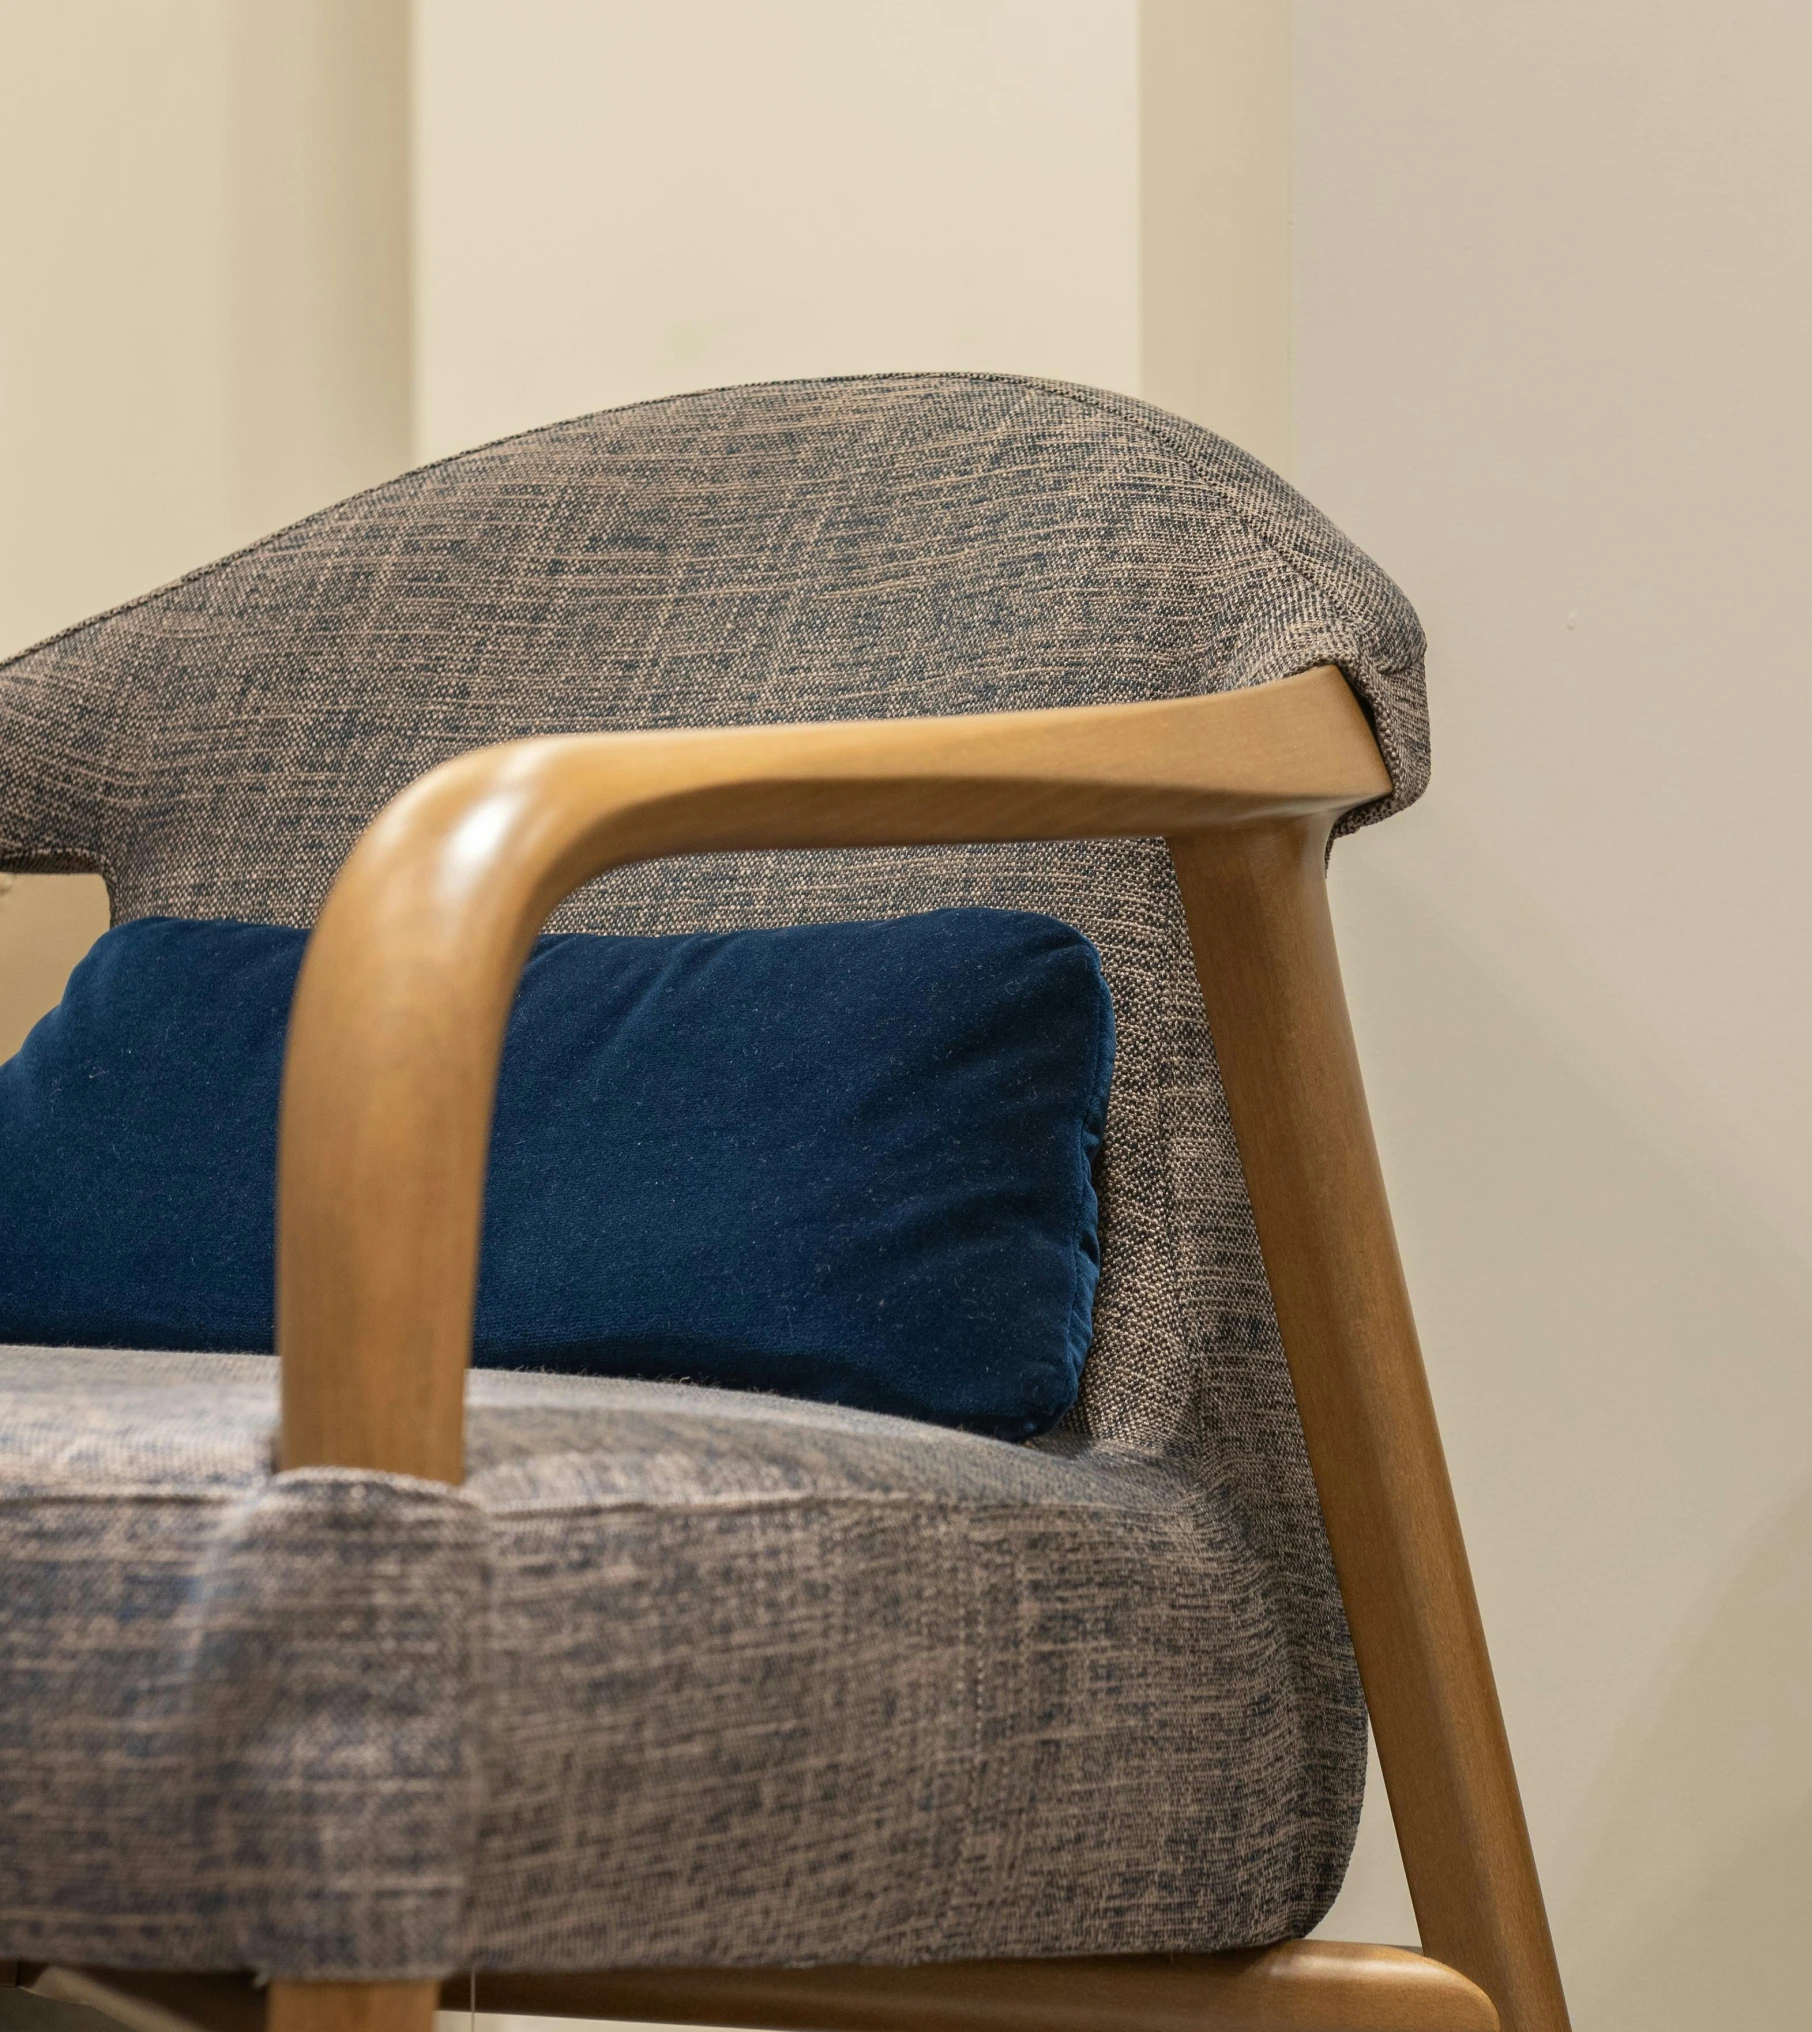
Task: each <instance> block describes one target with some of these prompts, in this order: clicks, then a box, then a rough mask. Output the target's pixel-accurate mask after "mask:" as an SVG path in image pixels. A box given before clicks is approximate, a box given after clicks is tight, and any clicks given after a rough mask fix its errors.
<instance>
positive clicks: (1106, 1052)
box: [1060, 940, 1117, 1416]
mask: <svg viewBox="0 0 1812 2032" xmlns="http://www.w3.org/2000/svg"><path fill="white" fill-rule="evenodd" d="M1089 948H1090V950H1091V951H1092V952H1094V955H1095V987H1096V991H1097V992H1096V996H1095V1041H1094V1051H1093V1053H1092V1062H1091V1065H1090V1068H1089V1102H1090V1114H1091V1118H1092V1116H1093V1113H1094V1110H1095V1108H1096V1106H1097V1104H1098V1106H1099V1114H1100V1126H1099V1128H1097V1129H1096V1131H1095V1150H1096V1153H1097V1154H1099V1153H1100V1151H1101V1150H1102V1149H1103V1148H1104V1147H1105V1145H1106V1142H1107V1111H1108V1106H1109V1104H1110V1101H1111V1099H1112V1080H1113V1063H1114V1045H1115V1044H1116V1043H1117V1032H1116V1027H1115V1024H1114V998H1113V991H1112V990H1111V989H1110V988H1109V987H1108V985H1107V976H1106V974H1105V972H1104V971H1103V969H1102V965H1101V955H1100V952H1099V951H1098V950H1096V948H1095V946H1094V941H1093V940H1090V941H1089ZM1104 1060H1105V1064H1104V1063H1103V1061H1104ZM1088 1128H1089V1123H1088V1121H1086V1120H1085V1121H1081V1122H1078V1124H1077V1125H1076V1160H1077V1165H1076V1168H1077V1173H1078V1176H1079V1179H1080V1190H1079V1191H1078V1192H1077V1195H1076V1213H1075V1220H1074V1224H1073V1227H1074V1232H1073V1236H1072V1241H1071V1246H1070V1292H1069V1303H1068V1305H1067V1307H1066V1308H1065V1311H1066V1314H1067V1329H1068V1339H1069V1341H1070V1345H1071V1346H1072V1347H1073V1348H1075V1350H1076V1353H1077V1356H1078V1360H1077V1363H1076V1386H1077V1391H1078V1393H1080V1390H1081V1387H1082V1373H1083V1370H1084V1369H1085V1368H1086V1367H1087V1365H1088V1358H1089V1354H1090V1352H1091V1351H1092V1349H1093V1347H1094V1344H1095V1333H1094V1292H1095V1291H1098V1290H1099V1288H1100V1283H1101V1258H1102V1255H1103V1253H1104V1251H1103V1248H1102V1240H1101V1229H1102V1225H1103V1224H1102V1220H1101V1196H1100V1194H1099V1192H1098V1191H1097V1190H1096V1188H1095V1174H1094V1167H1093V1165H1092V1164H1091V1163H1090V1161H1089V1154H1088V1149H1087V1141H1088ZM1091 1199H1092V1200H1093V1201H1094V1203H1095V1282H1094V1286H1093V1287H1092V1289H1091V1291H1090V1302H1089V1306H1088V1310H1087V1313H1086V1315H1085V1314H1084V1312H1083V1307H1082V1283H1083V1275H1082V1259H1083V1255H1084V1250H1083V1247H1082V1224H1083V1210H1084V1208H1085V1207H1086V1206H1087V1204H1088V1202H1089V1201H1090V1200H1091ZM1073 1402H1074V1400H1073V1399H1072V1403H1073ZM1068 1411H1069V1407H1068V1406H1066V1407H1065V1410H1064V1412H1063V1413H1062V1414H1060V1415H1061V1416H1067V1415H1068Z"/></svg>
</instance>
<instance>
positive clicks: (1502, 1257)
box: [1295, 0, 1812, 2032]
mask: <svg viewBox="0 0 1812 2032" xmlns="http://www.w3.org/2000/svg"><path fill="white" fill-rule="evenodd" d="M1809 75H1812V15H1809V14H1808V13H1807V12H1806V10H1804V9H1803V8H1796V7H1791V6H1787V5H1783V4H1758V0H1737V4H1732V5H1730V6H1727V7H1722V8H1684V7H1664V8H1657V7H1653V6H1648V5H1642V4H1639V0H1522V4H1520V5H1518V6H1515V7H1455V6H1453V5H1452V4H1451V0H1413V4H1412V0H1369V4H1368V5H1366V6H1364V7H1354V6H1351V5H1349V4H1346V0H1305V4H1302V5H1300V6H1299V7H1298V9H1297V15H1296V121H1295V127H1296V167H1295V253H1296V263H1295V266H1296V287H1297V315H1296V331H1295V355H1296V379H1295V443H1296V478H1297V481H1298V483H1299V484H1300V485H1302V486H1303V487H1304V488H1305V489H1306V490H1307V491H1308V492H1309V493H1310V494H1311V495H1312V496H1313V497H1314V498H1316V499H1317V500H1318V501H1320V502H1321V503H1323V504H1324V505H1325V506H1326V507H1327V508H1328V509H1329V510H1330V511H1331V512H1332V513H1333V514H1334V515H1335V516H1336V517H1337V518H1338V519H1339V520H1340V521H1341V522H1342V523H1343V524H1344V525H1345V526H1346V527H1347V528H1348V529H1349V530H1350V531H1351V533H1352V534H1353V535H1354V536H1355V537H1357V538H1358V539H1359V541H1361V542H1362V543H1364V544H1365V545H1366V546H1367V547H1368V548H1370V549H1371V550H1372V551H1373V552H1374V554H1375V555H1377V556H1378V557H1379V558H1380V559H1381V560H1382V561H1383V562H1384V563H1385V564H1386V565H1387V566H1388V567H1389V568H1390V569H1391V570H1392V571H1394V572H1395V573H1396V574H1397V575H1398V576H1399V577H1400V578H1401V580H1402V582H1403V583H1404V584H1405V585H1406V586H1407V587H1408V588H1409V590H1410V591H1411V593H1412V594H1413V595H1414V597H1415V599H1416V601H1417V603H1418V605H1419V606H1420V608H1421V611H1422V614H1423V616H1424V619H1425V620H1426V622H1427V625H1428V629H1429V633H1430V636H1431V638H1432V644H1433V648H1432V657H1431V662H1430V690H1431V695H1432V699H1433V705H1434V730H1435V758H1436V760H1435V776H1434V787H1433V789H1432V790H1431V791H1430V793H1429V796H1428V798H1427V800H1426V802H1425V804H1424V805H1423V806H1422V807H1421V808H1419V809H1418V810H1417V811H1415V812H1412V813H1410V814H1409V815H1407V816H1406V817H1405V818H1404V819H1403V820H1401V821H1400V822H1399V823H1397V824H1395V825H1391V826H1386V827H1384V828H1382V829H1380V830H1379V831H1378V832H1377V833H1375V834H1372V835H1369V836H1367V837H1365V838H1362V839H1357V840H1354V841H1352V842H1351V843H1349V844H1348V845H1347V846H1346V847H1345V848H1343V849H1342V851H1341V853H1340V854H1339V855H1338V856H1337V858H1336V863H1335V876H1334V886H1335V892H1336V895H1335V902H1336V908H1337V910H1338V913H1339V923H1340V927H1341V934H1342V941H1343V946H1344V950H1345V952H1346V956H1347V965H1348V972H1349V977H1350V983H1351V989H1352V994H1353V999H1354V1002H1355V1005H1356V1013H1357V1018H1358V1024H1359V1029H1360V1032H1361V1044H1362V1046H1363V1048H1364V1049H1365V1051H1366V1053H1367V1057H1368V1064H1369V1069H1370V1079H1371V1086H1372V1092H1373V1100H1374V1106H1375V1109H1376V1113H1377V1116H1378V1120H1379V1126H1380V1129H1381V1132H1382V1138H1383V1143H1384V1150H1385V1158H1386V1163H1387V1167H1388V1170H1389V1173H1390V1177H1391V1181H1392V1186H1393V1190H1394V1195H1395V1200H1396V1206H1397V1211H1398V1220H1399V1225H1400V1228H1401V1231H1402V1235H1403V1240H1404V1244H1405V1248H1406V1251H1407V1255H1408V1259H1409V1268H1410V1273H1411V1278H1412V1283H1413V1285H1414V1288H1415V1291H1416V1294H1417V1299H1418V1304H1419V1309H1420V1312H1421V1317H1422V1321H1423V1326H1424V1331H1425V1337H1426V1340H1427V1344H1428V1354H1429V1362H1430V1367H1431V1370H1432V1372H1433V1378H1434V1385H1435V1391H1436V1395H1437V1399H1438V1402H1439V1405H1440V1410H1441V1414H1442V1418H1443V1423H1444V1426H1445V1430H1446V1434H1447V1441H1448V1447H1449V1451H1450V1454H1451V1456H1452V1460H1453V1466H1454V1473H1455V1478H1456V1481H1457V1483H1458V1486H1459V1492H1460V1499H1461V1504H1462V1509H1463V1512H1464V1515H1465V1519H1466V1522H1467V1525H1468V1529H1469V1534H1470V1538H1471V1544H1472V1551H1473V1558H1474V1563H1475V1565H1476V1567H1477V1570H1478V1577H1479V1585H1480V1589H1481V1593H1482V1595H1483V1600H1484V1608H1485V1615H1486V1621H1487V1624H1488V1627H1489V1628H1490V1631H1491V1634H1492V1639H1493V1644H1494V1648H1495V1651H1496V1655H1497V1660H1498V1668H1499V1674H1500V1677H1501V1679H1502V1682H1503V1689H1504V1697H1505V1704H1506V1707H1507V1709H1508V1713H1509V1720H1510V1726H1511V1731H1512V1735H1513V1739H1514V1741H1515V1744H1516V1748H1517V1751H1518V1753H1519V1760H1520V1763H1521V1768H1522V1777H1523V1784H1524V1789H1525V1792H1526V1794H1527V1799H1528V1805H1529V1812H1530V1817H1531V1820H1532V1822H1533V1825H1534V1830H1535V1836H1536V1843H1537V1848H1538V1851H1539V1854H1540V1857H1541V1861H1542V1864H1543V1866H1544V1869H1545V1872H1546V1877H1547V1883H1548V1891H1549V1899H1550V1904H1551V1906H1552V1909H1553V1915H1554V1921H1555V1926H1556V1931H1557V1934H1558V1937H1559V1942H1560V1948H1561V1954H1562V1960H1563V1966H1564V1969H1565V1972H1566V1975H1567V1977H1568V1980H1569V1984H1570V1987H1571V1990H1572V1994H1573V1999H1574V2005H1575V2015H1576V2022H1577V2024H1578V2025H1579V2027H1580V2028H1581V2032H1703V2028H1705V2027H1708V2026H1732V2027H1744V2028H1749V2027H1754V2028H1758V2032H1759V2028H1763V2027H1768V2028H1773V2027H1786V2026H1789V2025H1800V2024H1805V2023H1806V2022H1808V2019H1809V2018H1812V2010H1809V2008H1808V2005H1807V2002H1806V1996H1805V1987H1804V1974H1803V1958H1804V1957H1803V1947H1804V1943H1805V1940H1806V1938H1807V1934H1808V1930H1809V1929H1812V1727H1809V1726H1808V1712H1809V1707H1808V1691H1807V1689H1808V1687H1809V1686H1812V1081H1809V1079H1808V1075H1807V1070H1806V1068H1807V1064H1808V1055H1807V1049H1806V1035H1807V1028H1808V1003H1809V1000H1812V955H1809V952H1808V926H1809V922H1812V920H1809V916H1808V911H1807V907H1806V902H1805V881H1804V876H1803V873H1802V862H1803V856H1804V845H1803V840H1802V833H1803V825H1802V820H1801V811H1800V807H1801V801H1802V800H1801V795H1800V792H1801V786H1802V782H1803V779H1804V776H1805V763H1804V759H1803V758H1804V756H1805V753H1806V751H1807V746H1808V741H1809V740H1812V688H1809V687H1808V686H1807V684H1806V683H1805V680H1804V678H1803V676H1802V674H1801V672H1800V669H1799V667H1798V666H1799V660H1800V650H1799V626H1798V624H1799V620H1800V616H1801V611H1802V608H1803V605H1804V587H1805V583H1806V575H1807V565H1806V556H1807V552H1808V548H1809V547H1812V516H1809V513H1808V509H1807V506H1806V495H1805V488H1804V473H1805V470H1806V466H1807V458H1808V453H1809V452H1812V382H1809V380H1808V376H1807V373H1806V362H1805V337H1804V334H1805V329H1806V322H1807V318H1808V315H1809V314H1812V245H1809V242H1808V238H1807V234H1806V230H1805V214H1806V208H1807V202H1808V195H1809V193H1812V130H1809V129H1808V127H1807V123H1806V120H1805V117H1804V105H1803V99H1804V87H1805V80H1806V79H1807V77H1808V76H1809Z"/></svg>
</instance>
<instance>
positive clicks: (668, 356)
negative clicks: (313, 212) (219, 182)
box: [416, 0, 1139, 456]
mask: <svg viewBox="0 0 1812 2032" xmlns="http://www.w3.org/2000/svg"><path fill="white" fill-rule="evenodd" d="M1136 30H1137V14H1136V9H1135V7H1134V4H1133V0H864V4H862V5H859V6H851V5H850V4H848V0H784V4H779V0H757V4H753V5H751V4H749V0H664V4H662V5H661V6H658V7H653V6H648V5H646V4H644V0H533V4H531V5H527V6H520V7H502V6H499V5H497V4H496V0H422V4H418V7H417V14H416V38H417V79H416V109H417V112H416V117H417V131H418V136H419V150H420V153H419V176H418V183H417V201H416V202H417V210H416V218H417V225H418V241H417V248H418V262H419V277H420V282H419V296H418V347H419V350H418V355H417V358H418V368H419V377H420V378H419V390H420V396H419V399H420V413H421V432H422V435H421V450H422V453H423V455H424V456H431V455H434V454H438V453H440V452H443V451H448V450H452V449H456V448H457V447H459V446H462V445H468V444H473V443H477V442H480V441H482V440H483V439H486V438H490V437H495V436H498V435H500V434H502V433H504V432H507V431H512V430H520V429H523V428H525V427H526V426H528V425H531V424H536V423H543V422H546V421H548V420H550V419H551V418H554V417H558V416H567V415H572V414H576V413H578V412H580V411H583V410H587V409H596V408H600V407H603V406H605V405H608V404H613V403H619V402H633V401H638V400H640V399H642V398H643V397H646V396H654V395H665V394H670V393H672V392H673V391H675V390H676V389H683V388H706V387H711V386H714V385H717V384H721V383H725V382H734V381H754V380H766V379H771V378H779V377H783V376H788V375H801V374H838V373H862V372H868V371H873V370H877V369H888V368H898V367H906V368H914V367H984V368H986V367H1004V368H1008V369H1013V370H1017V371H1020V372H1030V373H1041V374H1057V375H1063V376H1067V377H1070V378H1073V379H1078V380H1083V381H1092V382H1105V383H1107V384H1109V385H1111V386H1116V387H1124V386H1127V385H1129V384H1130V383H1132V382H1133V381H1135V380H1136V379H1137V376H1138V372H1139V306H1138V268H1139V245H1138V215H1139V189H1138V171H1139V145H1138V106H1137V75H1138V74H1137V54H1138V52H1137V34H1136Z"/></svg>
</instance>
